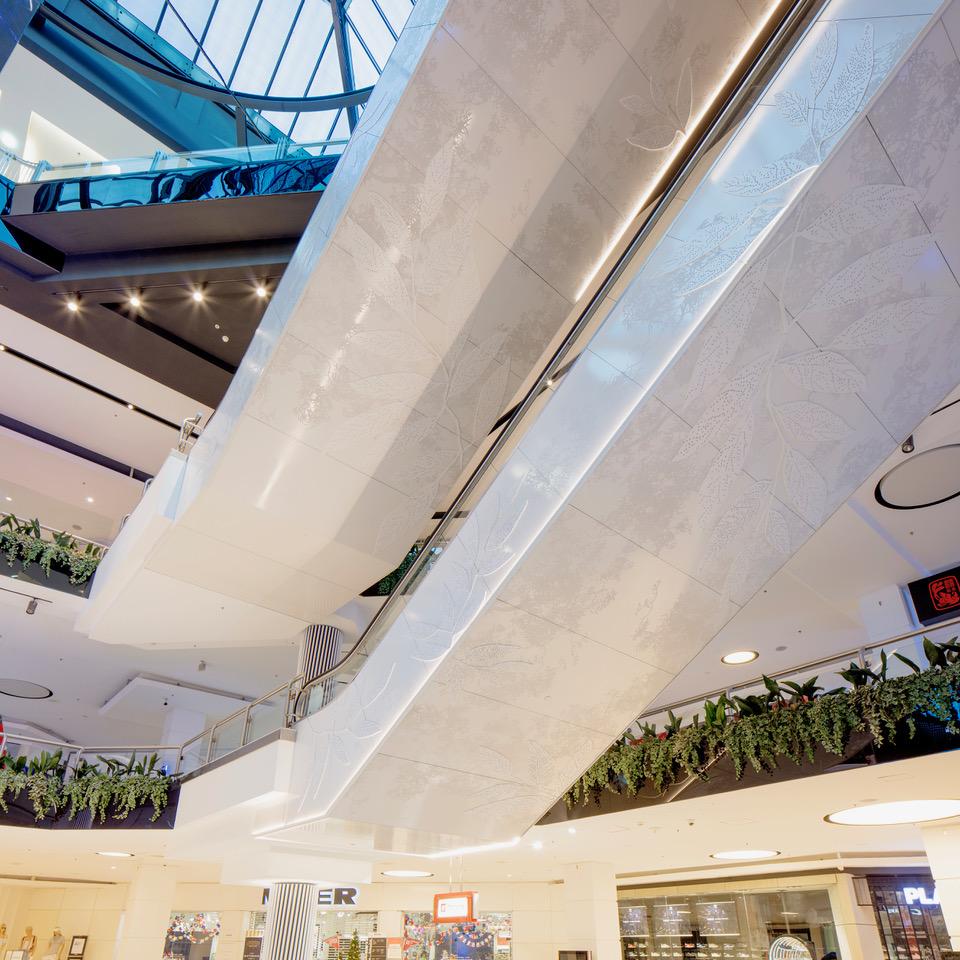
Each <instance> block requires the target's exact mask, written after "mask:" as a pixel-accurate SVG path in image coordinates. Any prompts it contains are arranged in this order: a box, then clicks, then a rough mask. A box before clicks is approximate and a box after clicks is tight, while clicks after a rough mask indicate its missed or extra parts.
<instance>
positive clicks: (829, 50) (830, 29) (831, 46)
mask: <svg viewBox="0 0 960 960" xmlns="http://www.w3.org/2000/svg"><path fill="white" fill-rule="evenodd" d="M838 37H839V34H838V32H837V24H836V22H835V21H833V20H830V21H828V22H827V24H826V26H825V28H824V31H823V34H822V35H821V37H820V39H819V40H818V41H817V46H816V48H815V49H814V51H813V58H812V59H811V62H810V86H811V87H812V91H811V95H812V96H813V98H814V99H816V98H817V97H818V96H819V95H820V94H821V93H822V92H823V88H824V87H825V86H826V85H827V81H828V80H829V79H830V74H831V73H833V65H834V64H835V63H836V62H837V40H838Z"/></svg>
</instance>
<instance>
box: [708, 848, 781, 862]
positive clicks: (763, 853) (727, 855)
mask: <svg viewBox="0 0 960 960" xmlns="http://www.w3.org/2000/svg"><path fill="white" fill-rule="evenodd" d="M710 856H711V858H712V859H714V860H770V859H772V858H773V857H779V856H780V851H779V850H720V851H718V852H717V853H711V854H710Z"/></svg>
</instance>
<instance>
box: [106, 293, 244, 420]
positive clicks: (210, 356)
mask: <svg viewBox="0 0 960 960" xmlns="http://www.w3.org/2000/svg"><path fill="white" fill-rule="evenodd" d="M102 306H104V307H106V308H107V309H108V310H113V311H114V313H118V314H120V316H121V317H125V318H126V319H127V320H129V321H130V322H131V323H135V324H136V325H137V326H138V327H143V329H144V330H149V331H150V332H151V333H153V334H155V335H156V336H158V337H160V338H162V339H163V340H166V341H167V342H168V343H172V344H173V345H174V346H175V347H179V348H180V349H181V350H186V351H187V353H192V354H193V355H194V356H195V357H198V358H199V359H201V360H204V361H206V362H207V363H210V364H213V366H215V367H219V368H220V369H221V370H223V371H225V372H226V373H229V374H230V376H231V377H232V376H233V375H234V374H235V373H236V372H237V368H236V366H235V365H234V364H232V363H230V362H229V361H227V360H221V359H220V357H218V356H217V355H216V354H214V353H210V351H209V350H204V349H203V347H198V346H197V345H196V344H195V343H191V342H190V341H189V340H185V339H184V338H183V337H181V336H178V335H177V334H176V333H173V332H172V331H170V330H168V329H167V328H166V327H161V326H160V324H158V323H154V322H153V321H152V320H148V319H147V318H146V317H143V316H140V314H134V313H132V312H131V311H130V310H128V309H126V307H125V305H124V304H122V303H104V304H102ZM177 429H178V430H179V429H180V428H179V427H177Z"/></svg>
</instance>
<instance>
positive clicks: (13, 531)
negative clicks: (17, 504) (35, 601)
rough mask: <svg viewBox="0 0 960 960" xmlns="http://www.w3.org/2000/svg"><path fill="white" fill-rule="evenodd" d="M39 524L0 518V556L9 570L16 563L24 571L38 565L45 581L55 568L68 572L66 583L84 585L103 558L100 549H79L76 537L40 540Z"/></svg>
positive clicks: (89, 546)
mask: <svg viewBox="0 0 960 960" xmlns="http://www.w3.org/2000/svg"><path fill="white" fill-rule="evenodd" d="M41 533H42V531H41V528H40V521H39V520H20V519H18V518H17V517H15V516H14V515H13V514H12V513H8V514H3V515H0V553H2V554H3V555H4V556H5V557H6V559H7V563H8V564H9V565H10V566H11V567H12V566H13V565H14V564H15V563H16V562H17V561H18V560H19V561H20V563H21V564H22V565H23V566H24V567H26V566H28V565H29V564H31V563H36V564H39V565H40V567H41V569H42V570H43V572H44V573H45V574H46V575H47V576H48V577H49V576H50V568H51V567H52V566H53V565H54V564H56V565H57V566H58V567H61V568H62V569H64V570H68V571H69V572H70V582H71V583H73V584H80V583H86V581H87V580H89V579H90V578H91V577H92V576H93V574H94V571H95V570H96V569H97V567H98V566H99V565H100V561H101V559H102V558H103V548H102V547H99V546H97V545H96V544H95V543H88V544H87V545H86V546H85V547H81V546H80V543H79V541H78V540H77V538H76V537H71V536H70V534H68V533H63V532H60V533H56V532H54V534H53V539H52V540H44V539H43V537H42V535H41Z"/></svg>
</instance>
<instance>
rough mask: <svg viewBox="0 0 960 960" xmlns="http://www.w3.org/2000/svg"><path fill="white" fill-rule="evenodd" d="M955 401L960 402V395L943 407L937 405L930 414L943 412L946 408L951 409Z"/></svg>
mask: <svg viewBox="0 0 960 960" xmlns="http://www.w3.org/2000/svg"><path fill="white" fill-rule="evenodd" d="M955 403H960V397H957V399H956V400H951V401H950V402H949V403H945V404H944V405H943V406H942V407H937V409H936V410H934V411H933V413H931V414H930V416H931V417H932V416H933V414H934V413H943V411H944V410H949V409H950V408H951V407H952V406H953V405H954V404H955Z"/></svg>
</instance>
